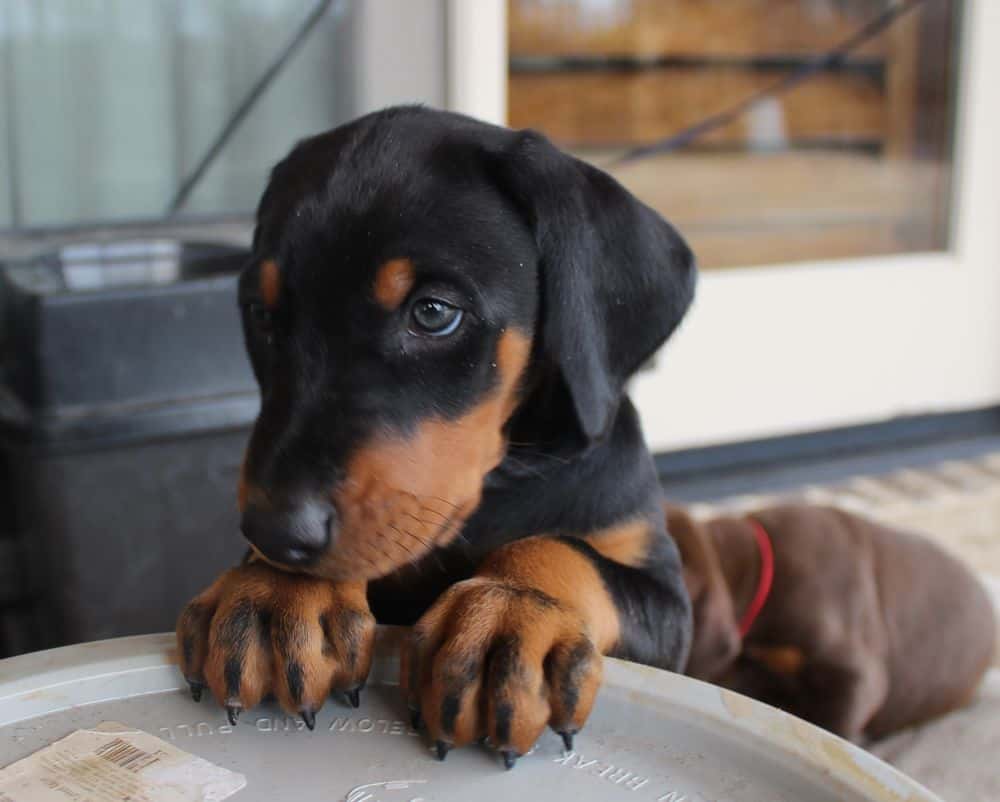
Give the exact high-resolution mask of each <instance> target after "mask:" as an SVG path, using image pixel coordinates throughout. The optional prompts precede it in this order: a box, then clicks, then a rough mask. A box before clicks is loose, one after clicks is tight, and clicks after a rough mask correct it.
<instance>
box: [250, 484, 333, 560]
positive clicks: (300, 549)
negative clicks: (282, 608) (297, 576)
mask: <svg viewBox="0 0 1000 802" xmlns="http://www.w3.org/2000/svg"><path fill="white" fill-rule="evenodd" d="M335 525H336V512H335V510H334V508H333V505H332V504H329V503H327V502H324V501H319V500H315V499H309V500H305V501H302V502H299V503H296V504H292V505H289V506H286V507H279V508H276V509H269V508H264V507H259V506H257V505H254V504H248V505H247V506H246V508H245V509H244V510H243V518H242V520H241V522H240V528H241V529H242V530H243V537H245V538H246V539H247V540H249V541H250V542H251V543H252V544H253V545H254V546H256V547H257V549H258V550H259V551H260V552H261V553H262V554H263V555H264V556H265V557H267V558H268V559H269V560H274V561H275V562H278V563H282V564H284V565H295V566H301V565H308V564H309V563H311V562H312V561H313V560H315V559H316V558H317V557H319V556H320V555H321V554H322V553H323V552H324V551H326V549H327V547H328V546H329V545H330V538H331V537H332V536H333V529H334V526H335Z"/></svg>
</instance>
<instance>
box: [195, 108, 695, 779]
mask: <svg viewBox="0 0 1000 802" xmlns="http://www.w3.org/2000/svg"><path fill="white" fill-rule="evenodd" d="M693 288H694V265H693V260H692V256H691V252H690V251H689V249H688V248H687V246H686V245H685V243H684V242H683V240H682V239H681V238H680V236H678V234H677V233H676V231H674V229H673V228H672V227H671V226H670V225H669V224H667V223H666V222H664V220H663V219H661V218H660V217H659V216H658V215H656V214H655V213H654V212H653V211H651V210H650V209H649V208H647V207H646V206H644V205H643V204H641V203H639V202H638V201H637V200H636V199H635V198H633V197H632V196H631V195H629V194H628V193H627V192H626V191H625V190H624V189H623V188H622V187H621V186H619V185H618V184H617V183H616V182H615V181H614V180H613V179H611V178H610V177H609V176H607V175H606V174H604V173H602V172H600V171H599V170H597V169H594V168H593V167H590V166H588V165H586V164H584V163H582V162H580V161H578V160H576V159H573V158H571V157H569V156H567V155H565V154H563V153H561V152H560V151H558V150H557V149H556V148H555V147H553V145H551V144H550V143H549V142H548V141H547V140H546V139H545V138H544V137H542V136H540V135H538V134H535V133H532V132H516V131H511V130H508V129H504V128H499V127H494V126H490V125H486V124H483V123H480V122H476V121H474V120H471V119H468V118H464V117H461V116H457V115H454V114H448V113H443V112H437V111H431V110H428V109H422V108H396V109H390V110H387V111H383V112H379V113H377V114H372V115H370V116H367V117H364V118H361V119H359V120H357V121H355V122H353V123H350V124H348V125H345V126H343V127H340V128H337V129H335V130H333V131H331V132H329V133H327V134H323V135H321V136H317V137H315V138H313V139H309V140H306V141H304V142H302V143H301V144H299V145H298V146H297V147H296V148H295V149H294V150H293V151H292V153H291V154H290V155H289V156H288V157H287V158H286V159H285V160H284V161H282V162H281V163H280V164H279V165H278V166H277V167H276V168H275V169H274V171H273V173H272V176H271V180H270V183H269V184H268V187H267V190H266V192H265V193H264V196H263V198H262V200H261V203H260V207H259V209H258V213H257V227H256V232H255V235H254V245H253V258H252V261H251V263H250V264H249V265H248V266H247V268H246V270H245V272H244V274H243V276H242V279H241V284H240V296H241V297H240V302H241V304H242V307H243V310H244V326H245V334H246V344H247V349H248V351H249V353H250V358H251V360H252V362H253V366H254V370H255V372H256V375H257V378H258V381H259V383H260V387H261V391H262V395H263V403H262V408H261V411H260V416H259V418H258V420H257V422H256V425H255V427H254V430H253V434H252V436H251V438H250V442H249V445H248V448H247V451H246V456H245V461H244V466H243V473H242V481H241V487H240V492H239V503H240V507H241V510H242V516H243V517H242V529H243V533H244V535H245V536H246V538H247V539H248V540H249V541H250V543H251V545H252V547H253V549H252V557H251V558H250V559H249V561H248V562H247V563H246V564H244V565H242V566H240V567H237V568H234V569H232V570H230V571H229V572H227V573H226V574H224V575H223V576H222V577H220V578H219V579H218V580H217V581H216V582H215V583H214V584H213V585H212V586H211V587H209V588H208V589H207V590H206V591H205V592H204V593H202V594H201V595H200V596H199V597H197V598H196V599H195V600H194V601H193V602H192V603H191V604H190V605H189V606H188V607H187V609H186V610H185V611H184V613H183V614H182V616H181V618H180V621H179V623H178V630H177V634H178V643H179V646H180V649H181V653H182V655H183V668H184V671H185V674H186V675H187V677H188V678H189V680H190V682H191V683H192V689H193V691H194V692H195V694H196V695H197V694H200V692H201V689H202V688H203V687H205V686H207V687H208V688H210V689H211V691H212V693H213V695H214V696H215V698H216V699H217V700H218V701H219V702H220V703H222V704H223V705H225V706H226V707H227V708H228V710H229V713H230V716H231V717H232V718H234V719H235V717H236V716H237V715H238V714H239V711H240V710H244V709H247V708H250V707H253V706H254V705H256V704H257V703H258V702H259V701H260V700H261V699H262V698H263V697H264V696H265V695H267V694H270V693H273V694H274V695H275V696H276V697H277V698H278V699H279V700H280V702H281V703H282V705H284V706H285V708H287V709H288V710H290V711H295V712H297V713H300V714H301V715H302V716H303V717H304V718H305V720H306V723H307V724H309V725H312V723H313V719H314V715H315V711H316V710H317V709H318V708H319V707H320V706H321V705H322V704H323V703H324V700H325V699H326V698H327V696H328V694H329V693H330V691H331V690H336V691H342V692H346V693H348V695H349V698H351V699H352V700H354V701H356V698H357V696H356V694H357V692H358V689H359V688H361V686H362V685H363V684H364V682H365V677H366V674H367V672H368V669H369V664H370V660H371V647H372V637H373V629H374V622H375V620H378V621H381V622H388V623H404V624H411V623H415V627H414V629H413V630H412V637H411V638H410V640H409V642H408V644H407V646H406V647H405V649H404V654H403V686H404V690H405V693H406V694H407V698H408V701H409V704H410V706H411V709H412V710H413V711H414V714H415V717H419V716H422V718H423V720H424V721H425V722H426V727H427V729H428V731H429V734H430V737H431V738H432V739H433V741H434V742H435V743H436V744H437V748H438V753H439V754H440V755H441V756H442V757H443V756H444V755H445V754H446V753H447V750H448V749H450V748H451V747H453V746H461V745H463V744H467V743H469V742H471V741H473V740H475V739H477V738H479V737H480V736H484V735H488V736H489V738H490V740H491V743H492V744H493V745H494V746H495V747H496V748H497V749H498V750H500V751H501V752H502V753H503V756H504V760H505V762H506V763H507V764H508V766H510V765H512V764H513V762H514V760H515V759H516V757H517V756H518V755H520V754H523V753H524V752H526V751H527V750H528V749H529V748H530V747H531V746H532V744H533V743H534V741H535V740H536V738H538V736H539V734H540V733H541V732H542V730H543V729H544V728H545V727H546V726H547V725H551V726H552V727H553V728H554V729H555V730H557V731H558V732H560V733H563V734H564V738H565V739H566V741H567V742H570V741H571V739H572V734H573V733H574V732H576V731H577V730H578V729H579V728H580V727H582V726H583V724H584V721H585V719H586V718H587V715H588V713H589V710H590V707H591V704H592V702H593V700H594V695H595V692H596V690H597V687H598V685H599V683H600V678H601V655H602V654H615V655H620V656H623V657H627V658H629V659H632V660H637V661H641V662H644V663H648V664H651V665H656V666H662V667H665V668H669V669H675V670H676V669H680V668H682V667H683V665H684V663H685V661H686V659H687V652H688V647H689V642H690V632H691V623H690V605H689V602H688V598H687V594H686V592H685V589H684V583H683V578H682V576H681V567H680V560H679V555H678V552H677V549H676V546H675V544H674V543H673V541H672V540H671V539H670V537H669V536H668V535H667V530H666V526H665V523H664V519H663V512H662V507H661V504H662V502H661V498H660V490H659V486H658V483H657V477H656V473H655V471H654V466H653V462H652V460H651V458H650V455H649V453H648V451H647V448H646V445H645V443H644V441H643V437H642V434H641V432H640V429H639V423H638V420H637V417H636V412H635V409H634V408H633V407H632V404H631V403H630V402H629V399H628V398H627V397H626V395H625V394H624V392H623V386H624V384H625V381H626V379H627V378H628V377H629V375H630V374H632V373H633V372H634V371H635V370H636V369H637V367H638V366H639V365H640V363H642V362H643V361H644V360H645V359H646V358H647V357H649V356H650V354H652V353H653V351H655V350H656V349H657V348H658V347H659V346H660V344H661V343H663V341H664V340H665V339H666V338H667V337H668V336H669V335H670V333H671V331H672V330H673V329H674V327H675V326H676V325H677V324H678V322H679V321H680V319H681V317H682V316H683V314H684V312H685V310H686V309H687V307H688V305H689V303H690V301H691V298H692V294H693Z"/></svg>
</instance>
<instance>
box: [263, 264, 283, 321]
mask: <svg viewBox="0 0 1000 802" xmlns="http://www.w3.org/2000/svg"><path fill="white" fill-rule="evenodd" d="M259 286H260V299H261V300H262V301H263V302H264V305H265V306H266V307H267V308H268V309H274V307H275V306H277V305H278V295H279V293H280V292H281V272H280V271H279V270H278V263H277V262H275V261H274V260H273V259H265V260H264V261H263V262H261V263H260V285H259Z"/></svg>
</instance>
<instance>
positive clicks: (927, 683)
mask: <svg viewBox="0 0 1000 802" xmlns="http://www.w3.org/2000/svg"><path fill="white" fill-rule="evenodd" d="M753 521H757V522H759V523H760V524H761V525H762V526H763V527H764V530H765V531H766V532H767V534H768V536H769V538H770V541H771V544H772V547H773V553H774V579H773V584H772V587H771V591H770V594H769V596H768V598H767V601H766V603H765V604H764V607H763V608H762V610H761V611H760V614H759V615H758V616H757V617H756V619H755V620H754V621H753V624H752V625H751V627H750V628H749V631H748V632H747V633H746V634H745V636H743V635H741V633H740V631H739V623H738V622H739V621H740V619H741V618H742V616H743V615H744V614H745V612H746V610H747V608H748V607H749V605H750V603H751V600H752V598H753V596H754V594H755V592H756V590H757V588H758V584H759V581H760V576H761V569H762V564H763V559H762V555H761V550H760V548H759V546H758V544H757V541H756V539H755V537H754V531H753V523H752V522H753ZM667 523H668V528H669V530H670V532H671V534H672V535H673V536H674V538H675V539H676V541H677V543H678V545H679V547H680V550H681V555H682V559H683V562H684V575H685V582H686V584H687V586H688V590H689V592H690V594H691V599H692V603H693V605H694V624H695V628H694V644H693V647H692V652H691V658H690V661H689V663H688V669H687V673H688V674H690V675H691V676H694V677H697V678H699V679H703V680H707V681H710V682H714V683H716V684H719V685H722V686H724V687H727V688H730V689H732V690H736V691H738V692H740V693H743V694H746V695H748V696H751V697H753V698H756V699H759V700H761V701H764V702H767V703H768V704H771V705H774V706H775V707H780V708H782V709H784V710H787V711H789V712H791V713H793V714H795V715H797V716H799V717H801V718H804V719H806V720H807V721H811V722H813V723H815V724H817V725H819V726H821V727H824V728H825V729H828V730H831V731H832V732H835V733H837V734H839V735H842V736H844V737H846V738H850V739H852V740H859V739H861V738H862V737H863V736H868V737H879V736H882V735H885V734H886V733H889V732H892V731H894V730H897V729H900V728H902V727H906V726H908V725H911V724H915V723H918V722H920V721H924V720H926V719H929V718H931V717H934V716H937V715H940V714H942V713H945V712H947V711H949V710H952V709H955V708H957V707H960V706H961V705H963V704H965V703H966V702H967V701H968V700H969V698H970V696H971V695H972V693H973V692H974V691H975V688H976V686H977V685H978V683H979V681H980V679H981V677H982V675H983V673H984V672H985V671H986V669H987V668H988V666H989V664H990V662H991V660H992V658H993V654H994V647H995V644H994V640H995V632H996V624H995V621H994V613H993V607H992V604H991V602H990V599H989V597H988V596H987V594H986V592H985V591H984V590H983V588H982V587H981V585H980V583H979V582H978V581H977V580H976V578H975V577H974V576H973V575H972V574H971V573H970V572H969V571H968V570H967V569H966V568H965V567H964V566H963V565H961V564H960V563H959V562H958V561H957V560H955V559H954V558H952V557H951V556H950V555H948V554H947V553H945V552H944V551H943V550H941V549H940V548H938V547H937V546H935V545H934V544H932V543H930V542H928V541H927V540H925V539H923V538H920V537H917V536H914V535H911V534H907V533H903V532H898V531H894V530H892V529H889V528H887V527H885V526H882V525H880V524H877V523H875V522H873V521H869V520H866V519H864V518H861V517H859V516H856V515H852V514H850V513H847V512H843V511H841V510H835V509H831V508H826V507H814V506H807V505H788V506H779V507H773V508H769V509H766V510H762V511H760V512H757V513H754V514H753V515H752V516H750V517H747V518H728V517H722V518H716V519H712V520H710V521H707V522H704V523H702V522H695V521H694V520H692V519H691V518H690V517H689V516H688V515H687V514H686V513H685V512H683V511H682V510H679V509H677V508H674V507H668V508H667Z"/></svg>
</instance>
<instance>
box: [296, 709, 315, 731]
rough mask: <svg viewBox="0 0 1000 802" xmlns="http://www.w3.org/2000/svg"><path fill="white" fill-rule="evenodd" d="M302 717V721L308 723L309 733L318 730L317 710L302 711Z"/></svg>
mask: <svg viewBox="0 0 1000 802" xmlns="http://www.w3.org/2000/svg"><path fill="white" fill-rule="evenodd" d="M299 715H300V716H302V720H303V721H304V722H305V723H306V726H307V727H308V728H309V731H310V732H312V731H313V730H314V729H316V711H315V710H302V711H301V712H300V713H299Z"/></svg>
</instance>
